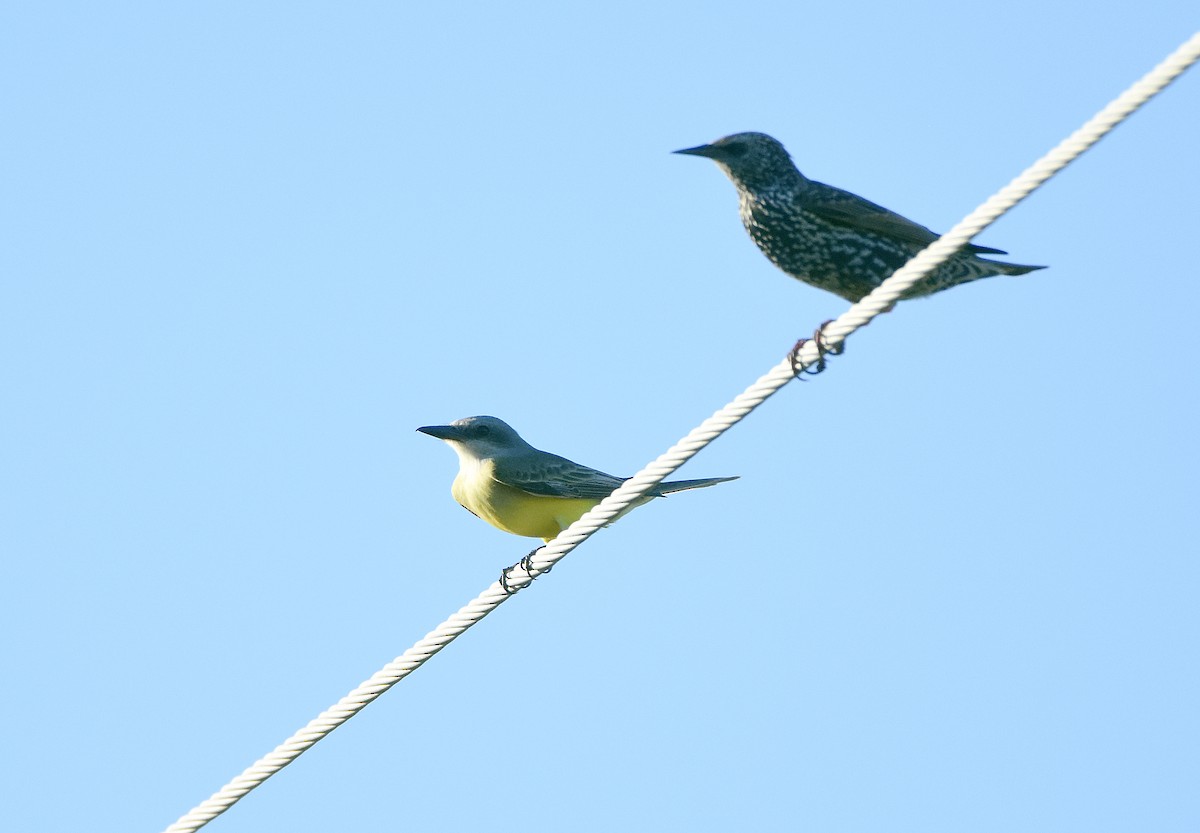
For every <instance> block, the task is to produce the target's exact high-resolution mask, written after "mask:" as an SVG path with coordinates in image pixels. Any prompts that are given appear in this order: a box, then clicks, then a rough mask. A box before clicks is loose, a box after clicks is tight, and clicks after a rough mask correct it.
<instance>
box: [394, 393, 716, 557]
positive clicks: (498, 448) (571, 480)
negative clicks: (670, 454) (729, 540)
mask: <svg viewBox="0 0 1200 833" xmlns="http://www.w3.org/2000/svg"><path fill="white" fill-rule="evenodd" d="M417 430H418V431H420V432H421V433H423V434H428V435H429V436H431V437H437V438H438V439H439V440H444V441H445V442H446V443H447V444H448V445H449V446H450V447H451V448H452V449H454V452H455V453H456V454H457V455H458V475H457V476H456V477H455V478H454V483H453V485H452V486H451V487H450V493H451V494H452V495H453V496H454V499H455V500H457V501H458V502H459V503H460V504H461V505H462V506H463V507H464V508H465V509H466V510H467V511H468V512H470V513H471V514H472V515H475V516H477V517H479V518H481V519H483V520H485V521H487V522H488V523H490V524H491V525H492V526H494V527H496V528H497V529H501V530H503V531H505V532H511V533H512V534H513V535H521V536H525V537H528V538H541V539H542V540H543V541H549V540H551V539H552V538H554V537H555V536H557V535H558V533H560V532H562V531H563V530H564V529H566V528H567V527H568V526H570V525H571V524H573V523H574V522H575V521H577V520H579V518H580V517H581V516H582V515H583V514H584V513H585V512H587V511H588V510H589V509H591V508H592V507H593V506H595V505H596V504H598V503H599V502H600V501H602V500H604V498H606V497H608V496H609V495H610V494H611V493H612V492H613V490H614V489H616V488H617V487H618V486H620V485H621V484H622V483H624V482H625V481H626V480H628V479H629V478H627V477H614V476H613V475H611V474H605V473H604V472H602V471H598V470H596V469H592V468H588V467H587V466H582V465H580V464H579V463H573V462H571V461H570V460H568V459H567V458H565V457H559V456H558V455H557V454H550V453H549V452H546V451H540V450H538V449H536V448H534V447H533V446H532V445H530V444H529V443H527V442H525V440H523V439H522V438H521V435H520V434H518V433H517V432H516V431H514V430H513V429H512V428H511V427H510V426H509V425H508V423H506V422H504V420H502V419H498V418H496V417H494V416H472V417H465V418H463V419H458V420H455V421H454V422H452V423H450V424H449V425H426V426H423V427H421V428H418V429H417ZM730 480H737V478H736V477H709V478H705V479H703V480H675V481H672V482H669V483H659V484H658V485H657V486H655V487H654V488H652V489H651V490H650V491H649V492H647V493H646V495H645V496H643V497H642V498H640V499H639V500H637V501H635V502H634V503H633V504H632V505H631V506H630V507H629V508H628V509H626V510H625V511H624V512H622V513H621V515H624V514H625V512H628V511H630V510H632V509H634V508H635V507H637V506H641V505H642V504H644V503H647V502H648V501H650V500H653V499H654V498H657V497H665V496H666V495H668V494H671V493H673V492H682V491H686V490H688V489H701V488H704V487H706V486H715V485H716V484H718V483H725V482H727V481H730ZM617 517H620V515H618V516H617ZM616 519H617V518H613V519H612V521H609V523H612V522H613V521H615V520H616ZM526 566H528V565H526Z"/></svg>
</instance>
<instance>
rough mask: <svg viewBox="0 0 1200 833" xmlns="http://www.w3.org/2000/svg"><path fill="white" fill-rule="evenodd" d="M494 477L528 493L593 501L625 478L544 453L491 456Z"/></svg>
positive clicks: (607, 494)
mask: <svg viewBox="0 0 1200 833" xmlns="http://www.w3.org/2000/svg"><path fill="white" fill-rule="evenodd" d="M495 478H496V480H497V481H499V482H500V483H503V484H505V485H507V486H512V487H513V488H516V489H520V490H521V491H523V492H528V493H529V494H531V495H541V496H542V497H562V498H590V499H594V500H602V499H603V498H606V497H608V496H609V495H610V494H612V491H613V489H615V488H617V487H618V486H620V485H621V484H622V483H624V482H625V480H626V478H623V477H613V476H612V475H611V474H605V473H604V472H602V471H597V470H596V469H589V468H588V467H587V466H581V465H579V464H578V463H572V462H571V461H570V460H568V459H567V458H565V457H559V456H558V455H557V454H548V453H546V452H538V453H537V455H536V456H529V457H527V458H526V459H516V460H514V459H512V458H505V457H497V458H495Z"/></svg>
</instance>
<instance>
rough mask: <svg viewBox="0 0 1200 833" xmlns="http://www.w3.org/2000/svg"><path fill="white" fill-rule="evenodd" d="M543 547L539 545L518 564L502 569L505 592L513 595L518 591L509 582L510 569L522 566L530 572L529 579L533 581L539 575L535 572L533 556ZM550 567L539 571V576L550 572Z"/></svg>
mask: <svg viewBox="0 0 1200 833" xmlns="http://www.w3.org/2000/svg"><path fill="white" fill-rule="evenodd" d="M541 549H543V547H538V548H537V549H533V550H530V551H529V554H528V555H526V556H525V557H524V558H522V559H521V560H520V561H518V562H517V563H516V564H514V565H512V566H511V567H505V568H504V569H503V570H501V571H500V587H501V588H503V590H504V592H505V593H507V594H508V595H510V596H511V595H512V594H513V593H515V592H517V591H515V590H513V589H512V588H511V587H510V586H509V584H508V572H509V570H515V569H517V568H518V567H520V568H521V569H522V570H524V571H525V572H526V573H528V574H529V580H530V581H531V582H532V581H533V580H534V579H536V578H537V576H535V575H534V574H533V573H534V570H535V569H536V568H535V567H534V566H533V557H534V556H535V555H537V554H538V550H541ZM550 569H551V568H549V567H547V568H546V569H544V570H541V571H540V572H538V575H539V576H540V575H545V574H546V573H548V572H550Z"/></svg>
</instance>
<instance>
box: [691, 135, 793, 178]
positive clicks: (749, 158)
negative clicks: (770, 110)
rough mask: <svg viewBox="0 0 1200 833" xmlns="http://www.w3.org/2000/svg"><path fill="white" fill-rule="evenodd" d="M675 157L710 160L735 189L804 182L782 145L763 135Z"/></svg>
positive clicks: (731, 138)
mask: <svg viewBox="0 0 1200 833" xmlns="http://www.w3.org/2000/svg"><path fill="white" fill-rule="evenodd" d="M675 153H683V154H687V155H688V156H705V157H707V158H709V159H711V160H713V161H714V162H716V163H717V165H719V166H720V168H721V170H723V171H724V172H725V175H726V176H728V177H729V178H730V179H732V180H733V184H734V185H736V186H738V187H739V188H749V189H750V190H758V189H761V188H772V187H779V186H788V185H791V184H792V183H794V182H796V181H797V180H803V179H804V177H803V176H802V175H801V173H800V171H798V170H796V165H795V164H794V163H793V162H792V157H791V156H789V155H788V152H787V150H786V149H785V148H784V147H783V145H781V144H780V143H779V141H778V140H776V139H773V138H772V137H770V136H768V135H767V134H766V133H734V134H733V135H732V136H725V137H724V138H721V139H717V140H716V141H715V142H713V143H712V144H709V145H699V146H698V147H694V148H684V149H683V150H677V151H675Z"/></svg>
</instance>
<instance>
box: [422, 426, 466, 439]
mask: <svg viewBox="0 0 1200 833" xmlns="http://www.w3.org/2000/svg"><path fill="white" fill-rule="evenodd" d="M417 430H418V431H420V432H421V433H422V434H428V435H429V436H431V437H437V438H438V439H439V440H459V439H462V433H461V432H460V431H459V429H457V428H455V427H454V426H453V425H424V426H422V427H420V428H418V429H417Z"/></svg>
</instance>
